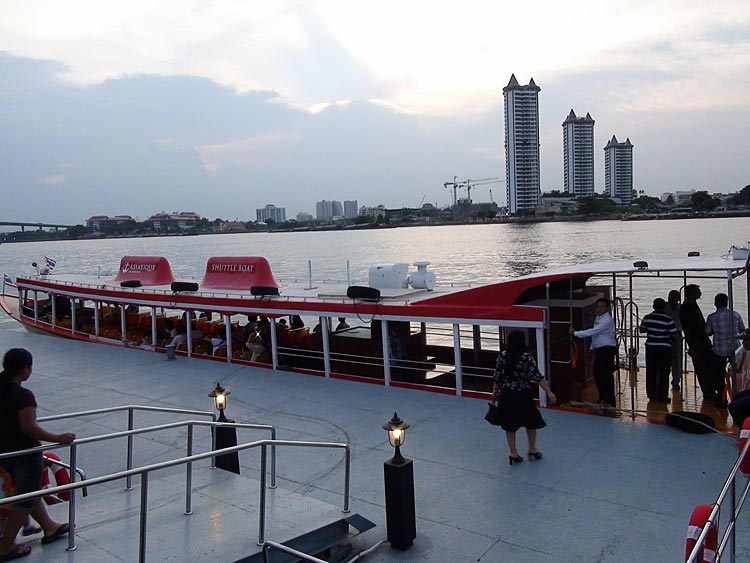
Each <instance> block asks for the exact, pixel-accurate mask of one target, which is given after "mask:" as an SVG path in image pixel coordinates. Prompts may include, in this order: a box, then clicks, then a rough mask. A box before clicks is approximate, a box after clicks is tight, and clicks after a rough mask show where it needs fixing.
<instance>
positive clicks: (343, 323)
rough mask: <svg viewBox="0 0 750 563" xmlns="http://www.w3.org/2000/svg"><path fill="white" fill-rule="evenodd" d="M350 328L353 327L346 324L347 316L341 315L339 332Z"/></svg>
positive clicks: (337, 328) (337, 329) (337, 327)
mask: <svg viewBox="0 0 750 563" xmlns="http://www.w3.org/2000/svg"><path fill="white" fill-rule="evenodd" d="M348 328H351V327H350V326H349V325H348V324H346V318H345V317H339V324H338V325H337V326H336V332H339V331H341V330H346V329H348Z"/></svg>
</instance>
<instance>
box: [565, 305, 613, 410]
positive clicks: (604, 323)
mask: <svg viewBox="0 0 750 563" xmlns="http://www.w3.org/2000/svg"><path fill="white" fill-rule="evenodd" d="M568 330H569V332H570V334H572V335H573V336H575V337H577V338H588V337H589V336H590V337H591V350H592V351H593V352H594V383H596V388H597V390H598V391H599V402H600V403H604V404H606V405H609V406H610V407H615V406H616V403H615V382H614V379H613V378H612V372H614V371H615V369H617V366H615V355H616V354H617V340H616V339H615V321H614V319H612V315H611V314H610V313H609V299H606V298H605V297H600V298H599V299H597V300H596V319H595V320H594V326H593V327H592V328H589V329H586V330H574V329H573V327H570V328H569V329H568Z"/></svg>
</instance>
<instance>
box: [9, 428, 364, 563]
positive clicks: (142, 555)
mask: <svg viewBox="0 0 750 563" xmlns="http://www.w3.org/2000/svg"><path fill="white" fill-rule="evenodd" d="M188 422H190V423H191V424H195V425H203V426H210V425H214V426H230V427H231V426H238V425H237V424H236V423H213V422H204V421H188ZM117 434H118V435H124V434H125V433H117ZM93 438H97V437H93ZM83 440H88V441H91V439H86V438H84V439H82V440H80V441H78V443H81V442H83ZM78 443H76V442H75V441H74V442H72V443H71V444H70V452H71V453H70V455H71V465H73V464H74V462H75V458H76V449H77V445H78ZM268 446H271V448H275V447H276V446H292V447H294V446H296V447H315V448H341V449H344V451H345V459H344V461H345V465H344V503H343V508H342V512H345V513H347V512H349V483H350V477H351V448H350V447H349V444H344V443H339V442H303V441H296V440H256V441H254V442H246V443H244V444H239V445H237V446H231V447H228V448H222V449H220V450H214V451H210V452H205V453H201V454H190V455H188V456H185V457H181V458H178V459H174V460H169V461H163V462H160V463H154V464H151V465H145V466H143V467H138V468H134V469H128V470H125V471H118V472H116V473H111V474H109V475H103V476H100V477H92V478H89V479H87V480H86V481H85V482H75V481H74V482H71V483H69V484H67V485H60V486H57V487H50V488H48V489H43V490H41V491H34V492H31V493H25V494H22V495H15V496H12V497H5V498H0V506H4V505H6V504H14V503H17V502H22V501H25V500H33V499H38V498H41V497H44V496H46V495H50V494H57V493H63V492H68V491H70V492H71V495H70V501H69V502H70V509H69V513H68V526H69V527H70V529H71V531H72V530H74V529H75V493H74V491H76V490H78V489H82V488H83V487H91V486H93V485H99V484H103V483H109V482H111V481H116V480H119V479H125V478H127V477H129V476H133V475H140V477H141V506H140V522H139V528H140V537H139V546H138V552H139V555H138V560H139V562H141V563H145V561H146V514H147V507H148V475H149V473H150V472H152V471H158V470H160V469H167V468H170V467H177V466H179V465H187V466H188V469H189V470H190V468H191V467H192V464H193V463H194V462H196V461H201V460H204V459H208V458H215V457H217V456H221V455H226V454H231V453H235V452H240V451H242V450H246V449H250V448H256V447H260V450H261V454H260V463H261V471H260V502H259V518H258V545H263V543H264V542H265V525H266V472H267V465H268V462H267V457H268V456H267V448H268ZM34 449H36V448H34ZM29 451H30V450H25V452H26V453H28V452H29ZM13 453H14V454H16V455H18V452H13ZM187 481H188V487H187V496H188V497H189V496H190V494H191V493H192V490H191V487H190V484H191V480H190V479H189V478H188V479H187ZM187 503H188V500H186V504H187ZM191 512H192V511H191ZM188 514H189V513H188ZM75 548H76V546H75V534H74V533H71V534H69V535H68V550H70V551H72V550H74V549H75Z"/></svg>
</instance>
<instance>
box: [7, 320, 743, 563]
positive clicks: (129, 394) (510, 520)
mask: <svg viewBox="0 0 750 563" xmlns="http://www.w3.org/2000/svg"><path fill="white" fill-rule="evenodd" d="M0 334H1V335H2V342H3V348H4V349H7V348H10V347H18V346H21V347H25V348H28V349H29V350H31V351H32V353H33V354H34V373H33V374H32V376H31V379H30V380H29V382H28V384H27V385H28V387H29V388H30V389H32V390H33V391H34V393H35V394H36V397H37V401H38V402H39V416H45V415H50V414H57V413H62V412H71V411H79V410H86V409H91V408H103V407H108V406H116V405H126V404H149V405H157V406H170V407H180V408H191V409H202V410H209V409H210V399H208V397H207V394H208V392H209V391H210V389H211V388H212V387H213V385H214V383H215V382H216V381H217V380H220V381H221V383H222V385H224V386H226V387H228V388H230V389H231V391H232V394H231V396H230V397H229V407H228V411H227V414H228V416H230V417H232V418H235V419H237V420H238V421H243V422H258V423H266V424H273V425H275V426H276V427H277V428H278V432H279V438H283V439H303V440H326V441H337V442H348V443H350V444H351V445H352V454H353V456H352V489H351V492H352V501H351V511H352V513H359V514H361V515H362V516H364V517H365V518H368V519H370V520H372V521H373V522H375V523H376V524H377V527H376V528H374V529H373V530H370V531H368V532H366V533H365V534H362V535H361V536H357V537H356V538H355V539H354V540H353V543H354V545H355V548H357V549H366V548H367V547H369V546H372V545H374V544H376V543H377V542H378V541H380V540H382V539H385V537H386V529H385V510H384V491H383V469H382V464H383V461H385V460H386V459H388V458H389V457H390V456H391V455H392V448H391V447H390V446H389V445H388V443H387V437H386V433H385V431H383V430H382V429H381V425H382V424H383V423H384V422H385V421H386V420H388V419H389V418H390V417H391V416H392V414H393V412H394V411H398V414H399V415H400V416H402V417H403V418H405V419H407V420H408V422H409V423H410V424H411V428H410V429H409V431H408V432H407V436H406V442H405V444H404V446H403V448H402V452H403V454H404V455H405V456H406V457H408V458H411V459H413V460H414V474H415V487H416V512H417V538H416V541H415V544H414V546H413V547H412V548H411V549H409V550H408V551H405V552H401V551H398V550H394V549H392V548H391V547H390V546H389V545H388V544H383V545H381V546H379V547H378V548H377V549H375V550H374V551H373V552H372V553H370V554H369V555H367V557H366V560H367V561H435V562H438V561H439V562H442V561H466V562H469V561H507V560H512V561H516V562H535V563H545V562H549V563H552V562H555V563H557V562H571V563H572V562H574V561H576V562H577V561H600V562H615V561H624V560H629V561H677V560H680V559H681V557H682V554H683V553H684V545H685V533H686V528H687V522H688V519H689V516H690V513H691V512H692V510H693V508H694V507H695V505H696V504H698V503H711V502H713V500H714V499H715V498H716V496H717V494H718V492H719V489H720V487H721V485H722V483H723V482H724V479H725V478H726V474H727V472H728V470H729V468H730V467H731V464H732V463H733V462H734V460H735V459H736V454H737V447H736V444H735V442H734V441H733V440H732V439H730V437H728V436H726V435H722V434H718V433H712V434H708V435H691V434H686V433H682V432H680V431H678V430H675V429H673V428H669V427H667V426H663V425H655V424H637V423H633V422H632V421H631V420H630V419H629V418H627V417H623V418H610V417H603V416H584V415H581V414H578V413H574V412H566V411H564V410H554V409H548V410H544V411H543V415H544V417H545V419H546V421H547V424H548V426H547V428H545V429H544V430H542V431H540V438H539V447H540V448H541V449H542V450H543V451H544V459H542V460H540V461H538V462H537V461H535V462H529V461H525V462H524V463H522V464H519V465H513V466H510V465H508V460H507V447H506V444H505V439H504V436H503V434H502V432H501V431H500V430H499V429H497V428H494V427H491V426H490V425H488V424H487V423H486V422H485V421H484V420H483V415H484V411H485V402H484V401H481V400H476V399H470V398H461V397H455V396H449V395H442V394H435V393H425V392H421V391H415V390H410V389H401V388H393V387H383V386H377V385H362V384H360V383H353V382H349V381H341V380H330V379H325V378H321V377H312V376H309V375H303V374H296V373H290V372H274V371H270V370H265V369H258V368H253V367H248V366H239V365H236V364H224V363H214V362H211V363H207V362H203V361H199V360H189V359H187V358H184V357H178V358H177V360H175V361H167V360H166V358H165V356H164V355H161V354H153V353H145V352H142V351H139V350H134V349H124V348H119V347H109V346H91V345H90V344H86V343H82V342H76V341H71V340H65V339H61V338H49V337H46V336H43V335H33V334H29V333H27V332H26V331H25V330H24V329H23V328H22V327H21V326H20V325H19V324H18V323H16V322H15V321H12V320H10V319H8V318H3V319H0ZM628 393H629V392H628ZM688 400H689V397H688ZM140 416H141V415H138V416H137V418H138V421H139V424H145V422H143V421H141V418H140ZM143 416H144V417H146V415H143ZM121 417H124V415H121ZM143 420H144V421H146V422H147V423H149V424H157V423H164V422H167V417H166V415H156V414H150V415H148V417H147V418H144V419H143ZM168 420H174V419H173V418H172V417H169V419H168ZM123 424H124V422H123V420H122V418H120V419H117V418H116V417H115V418H111V417H110V418H104V417H101V418H96V419H93V420H91V419H86V420H82V421H75V422H72V423H69V424H66V423H64V422H49V423H46V426H47V427H48V428H50V429H51V430H54V431H63V430H68V429H69V430H73V431H75V432H76V433H77V434H78V435H79V437H83V436H92V435H96V434H101V433H103V432H109V431H112V430H114V429H122V425H123ZM182 443H183V442H181V441H180V439H179V438H178V437H176V436H166V437H160V438H158V437H152V438H142V439H138V440H137V441H136V462H137V463H139V464H142V463H146V462H153V461H159V460H163V459H171V458H174V457H178V456H181V455H183V453H184V450H183V446H182ZM519 443H520V450H521V451H522V452H523V451H525V449H526V448H525V437H523V436H520V435H519ZM102 447H104V446H102ZM108 448H109V449H105V450H101V451H97V452H92V453H90V454H86V453H85V452H83V453H82V454H81V456H82V457H81V459H80V463H79V464H80V465H81V466H82V467H84V468H85V469H86V470H87V472H88V475H89V476H90V477H91V476H96V475H98V474H101V473H102V472H105V471H111V470H113V469H122V467H123V465H124V459H125V448H124V441H123V442H122V443H120V444H117V445H110V446H108ZM61 455H62V457H63V458H65V451H64V450H63V451H62V454H61ZM241 461H242V465H243V475H242V476H240V477H237V476H234V475H231V474H229V473H225V472H221V471H216V470H210V469H208V468H207V464H205V465H200V464H196V468H195V471H196V475H195V479H194V486H195V489H196V493H195V497H194V499H195V500H194V514H193V515H191V516H185V515H183V514H182V508H183V502H184V497H183V496H182V483H183V481H182V479H183V477H182V471H174V472H166V473H165V474H164V475H158V474H156V475H155V476H154V477H153V480H152V481H151V488H150V491H151V496H150V498H151V502H150V504H149V506H150V509H149V514H148V545H147V553H148V560H149V561H177V560H180V561H198V560H203V561H205V560H227V561H232V560H234V559H235V558H237V557H241V556H244V555H249V554H250V553H252V552H253V551H255V546H254V543H255V539H256V533H257V519H256V517H255V505H256V503H257V481H256V478H257V461H256V458H255V456H247V455H244V454H243V455H242V456H241ZM113 466H115V467H113ZM341 472H342V461H341V456H340V455H339V454H338V453H330V454H328V453H327V454H322V455H320V456H317V455H316V456H310V455H309V454H307V453H305V452H303V451H302V450H299V449H294V450H289V451H284V452H280V453H279V476H280V478H279V487H278V489H276V490H275V491H273V492H272V493H271V494H270V495H269V513H268V533H267V538H268V539H270V540H274V541H285V540H287V539H288V538H289V537H291V536H293V535H296V533H297V531H298V530H300V529H311V528H314V527H317V526H320V525H322V524H325V523H327V522H330V520H331V519H332V518H337V517H340V516H341V512H340V508H339V507H340V506H341V500H342V498H341V478H342V474H341ZM134 486H135V490H134V491H133V492H130V493H126V492H124V491H123V490H122V486H121V485H119V486H114V485H112V486H100V487H93V488H91V490H90V491H89V496H88V497H86V498H79V503H78V514H79V523H78V529H77V535H78V543H79V547H78V549H77V550H76V551H74V552H71V553H67V552H66V551H65V542H64V541H60V542H57V543H54V544H51V545H47V546H41V545H40V542H39V537H32V538H31V539H30V544H31V545H32V548H33V552H32V554H31V556H30V557H28V558H26V561H34V562H44V561H62V560H66V561H69V562H81V561H95V560H96V561H115V562H116V561H134V560H136V559H137V538H138V520H137V512H138V506H139V495H138V482H137V480H136V481H135V483H134ZM272 499H273V503H272V502H271V500H272ZM51 511H52V512H53V515H54V516H55V517H56V518H57V519H58V520H63V519H64V518H65V516H66V514H67V511H66V505H58V506H53V507H51ZM737 557H738V560H744V561H746V560H748V559H750V541H749V540H748V535H747V533H746V529H744V530H743V529H742V528H741V529H740V533H739V536H738V554H737Z"/></svg>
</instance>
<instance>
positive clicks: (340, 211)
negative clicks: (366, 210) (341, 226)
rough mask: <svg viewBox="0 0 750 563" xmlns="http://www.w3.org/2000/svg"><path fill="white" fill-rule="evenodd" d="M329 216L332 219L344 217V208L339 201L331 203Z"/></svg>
mask: <svg viewBox="0 0 750 563" xmlns="http://www.w3.org/2000/svg"><path fill="white" fill-rule="evenodd" d="M331 216H332V218H333V217H343V216H344V207H343V206H342V205H341V202H340V201H335V200H334V201H332V202H331Z"/></svg>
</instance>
